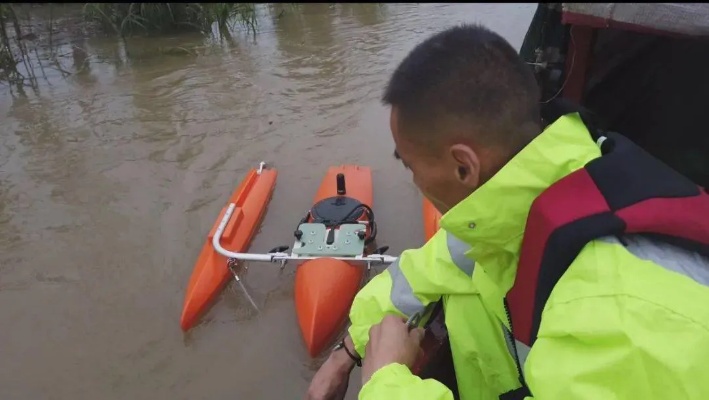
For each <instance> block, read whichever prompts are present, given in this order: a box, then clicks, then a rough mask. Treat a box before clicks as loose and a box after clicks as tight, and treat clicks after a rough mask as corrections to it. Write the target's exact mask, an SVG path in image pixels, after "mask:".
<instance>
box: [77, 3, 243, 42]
mask: <svg viewBox="0 0 709 400" xmlns="http://www.w3.org/2000/svg"><path fill="white" fill-rule="evenodd" d="M84 17H85V18H86V20H87V21H90V22H94V23H95V24H96V25H97V26H98V27H99V28H102V29H103V30H104V31H106V32H111V33H115V34H118V35H120V36H130V35H135V34H159V33H169V32H176V31H186V30H198V31H202V32H205V33H209V32H211V31H212V27H213V26H214V24H215V23H216V25H217V27H218V28H219V29H220V30H221V31H225V30H226V29H227V28H229V27H230V26H231V25H233V24H234V23H236V22H239V23H241V24H243V25H244V26H246V27H248V28H250V29H251V30H253V31H254V32H255V30H256V24H257V18H256V3H86V4H85V5H84Z"/></svg>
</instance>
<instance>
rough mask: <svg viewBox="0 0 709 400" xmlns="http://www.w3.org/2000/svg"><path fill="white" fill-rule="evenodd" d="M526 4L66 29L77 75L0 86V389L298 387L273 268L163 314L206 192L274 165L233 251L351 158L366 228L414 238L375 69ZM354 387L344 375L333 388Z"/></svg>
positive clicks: (288, 217)
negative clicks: (266, 202) (368, 186)
mask: <svg viewBox="0 0 709 400" xmlns="http://www.w3.org/2000/svg"><path fill="white" fill-rule="evenodd" d="M535 7H536V6H535V5H534V4H525V5H519V4H455V5H445V4H420V5H405V4H387V5H371V4H367V5H356V4H354V5H353V4H349V5H348V4H341V5H337V6H328V5H317V4H315V5H305V6H302V7H301V9H300V10H299V11H297V12H290V13H283V14H281V15H280V17H277V18H273V17H268V16H266V17H264V18H263V19H262V21H261V25H260V32H259V33H258V34H257V35H256V37H255V39H254V38H253V37H251V36H247V35H246V34H245V33H244V32H241V33H238V32H237V34H236V35H235V36H234V38H233V39H231V40H228V41H224V42H222V43H220V44H215V43H213V42H210V41H208V40H206V39H203V38H200V37H197V36H194V35H177V36H173V37H165V38H159V39H157V38H152V39H134V40H131V41H129V44H128V46H129V48H128V53H127V52H126V48H125V47H124V46H122V44H121V43H120V42H119V41H117V40H115V39H109V38H97V37H89V38H79V39H73V41H72V42H71V44H72V45H74V47H71V48H70V50H68V52H69V53H71V55H70V56H68V57H69V62H74V63H75V64H81V66H82V68H81V71H80V72H78V73H75V74H73V75H71V76H68V77H65V78H62V77H61V76H58V75H57V74H56V73H54V75H52V74H51V73H50V74H49V75H48V78H47V79H46V82H45V83H42V82H40V88H39V90H38V91H37V92H33V91H27V92H26V94H25V95H22V94H18V93H17V91H14V92H13V93H10V92H9V89H8V87H7V86H0V118H1V122H0V360H2V362H0V388H1V389H0V390H1V391H2V395H1V396H0V397H2V398H3V399H297V398H302V397H303V394H304V392H305V390H306V388H307V386H308V383H309V381H310V379H311V378H312V376H313V374H314V372H315V370H316V369H317V367H318V365H319V363H320V362H321V360H311V359H310V358H309V357H308V355H307V353H306V352H305V350H304V347H303V345H302V342H301V338H300V336H299V331H298V327H297V323H296V317H295V312H294V307H293V300H292V298H293V286H292V283H293V275H294V269H293V266H291V267H289V268H286V270H285V271H284V272H280V271H279V269H278V267H277V266H276V265H271V264H256V263H253V264H251V265H250V266H249V267H250V268H249V270H248V271H247V273H246V274H245V276H244V279H245V282H246V285H247V287H248V288H249V290H250V293H251V294H252V296H253V297H254V300H255V301H256V303H257V304H258V306H259V308H260V312H259V313H258V314H257V313H255V312H253V311H252V310H251V308H250V306H249V303H248V302H247V301H246V300H245V299H244V297H243V295H242V294H241V293H240V292H239V291H238V288H237V287H236V286H234V285H230V286H229V287H228V288H227V289H226V290H225V291H224V293H223V295H222V296H221V297H220V299H219V300H218V302H217V303H216V304H215V306H214V307H213V308H212V310H211V311H210V312H209V314H208V315H207V316H206V317H205V318H203V321H204V322H203V323H202V324H201V325H200V326H198V327H196V328H195V329H193V330H192V331H191V332H190V333H188V334H183V333H182V331H181V330H180V328H179V325H178V321H179V316H180V312H181V307H182V302H183V296H184V292H185V286H186V284H187V281H188V278H189V276H190V273H191V271H192V267H193V262H194V260H195V258H196V257H197V254H198V252H199V250H200V247H201V246H202V243H203V240H204V238H205V233H206V232H207V231H208V230H209V228H210V227H211V226H212V224H213V223H214V220H215V218H216V216H217V213H218V211H219V209H220V208H221V207H222V206H223V204H224V203H225V201H226V200H227V198H228V196H229V194H230V193H231V192H232V191H233V190H234V188H235V186H236V185H237V184H238V182H239V181H240V180H241V178H242V177H243V176H244V174H245V172H246V171H247V169H248V168H250V167H252V166H256V165H257V164H258V162H259V161H261V160H265V161H266V162H268V163H269V164H271V165H272V166H274V167H275V168H277V169H278V170H279V177H278V183H277V187H276V192H275V197H274V198H273V200H272V202H271V206H270V208H269V212H268V215H267V217H266V219H265V221H264V224H263V227H262V230H261V232H260V234H259V235H258V236H257V237H256V239H255V241H254V243H253V244H252V247H251V249H252V250H254V251H267V250H268V249H270V248H271V247H274V246H276V245H281V244H288V245H290V244H291V243H292V231H293V229H294V228H295V224H296V223H297V221H298V219H299V218H300V217H301V214H303V212H304V211H305V210H306V209H307V208H308V206H309V204H310V202H311V199H312V198H313V196H314V194H315V191H316V190H317V187H318V185H319V183H320V179H321V178H322V176H323V174H324V173H325V169H326V167H327V166H329V165H334V164H340V163H357V164H362V165H368V166H370V167H372V169H373V180H374V210H375V213H376V215H377V220H378V224H379V227H380V228H379V229H380V230H379V235H378V242H379V244H380V245H384V244H386V245H389V246H391V249H390V251H389V253H390V254H394V255H395V254H398V253H399V252H400V251H402V250H404V249H406V248H409V247H415V246H419V245H421V244H422V242H423V227H422V223H421V219H420V215H421V208H420V205H421V197H420V195H419V193H418V191H417V190H416V188H415V187H414V186H413V184H412V183H411V180H410V176H409V173H408V172H407V171H406V170H405V169H404V168H403V167H402V166H401V165H400V164H399V163H398V162H397V161H396V160H395V159H394V158H393V157H392V155H391V154H392V150H393V144H392V141H391V138H390V136H389V128H388V111H387V110H386V109H385V108H384V107H383V106H381V105H380V103H379V97H380V95H381V92H382V89H383V86H384V84H385V82H386V80H387V78H388V76H389V74H390V73H391V72H392V70H393V68H394V67H395V66H396V63H397V62H399V61H400V60H401V59H402V58H403V57H404V55H405V54H406V53H407V52H408V51H409V50H410V49H411V48H412V47H413V46H414V45H415V44H416V43H417V42H419V41H421V40H422V39H423V38H425V37H426V36H427V35H429V34H431V33H432V32H435V31H438V30H440V29H442V28H445V27H447V26H450V25H452V24H455V23H462V22H482V23H484V24H486V25H487V26H489V27H491V28H492V29H494V30H496V31H498V32H500V33H501V34H503V35H504V36H505V37H507V38H508V39H509V40H510V41H511V42H512V44H513V45H515V46H517V47H519V46H520V45H521V42H522V39H523V36H524V34H525V32H526V29H527V27H528V24H529V22H530V21H531V17H532V15H533V13H534V9H535ZM177 47H179V48H177ZM67 48H69V47H67ZM78 48H80V49H81V51H79V50H77V49H78ZM165 48H170V49H172V50H171V51H164V49H165ZM176 48H177V49H176ZM359 387H360V384H359V375H358V374H357V373H355V374H354V375H353V378H352V380H351V384H350V390H349V393H348V398H349V399H355V398H356V396H357V391H358V389H359Z"/></svg>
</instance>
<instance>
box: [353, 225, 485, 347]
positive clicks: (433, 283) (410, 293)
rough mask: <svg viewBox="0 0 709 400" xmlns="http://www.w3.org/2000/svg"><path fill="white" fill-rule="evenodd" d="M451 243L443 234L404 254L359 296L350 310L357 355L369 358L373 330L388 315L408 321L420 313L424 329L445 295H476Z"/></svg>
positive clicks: (440, 233) (441, 231)
mask: <svg viewBox="0 0 709 400" xmlns="http://www.w3.org/2000/svg"><path fill="white" fill-rule="evenodd" d="M450 243H453V242H452V241H451V240H449V239H448V236H447V233H446V232H445V231H444V230H442V229H441V230H439V231H438V233H436V234H435V235H434V236H433V237H432V238H431V239H430V240H429V241H428V242H426V244H425V245H424V246H423V247H420V248H418V249H411V250H406V251H404V252H402V253H401V255H400V256H399V258H398V259H397V261H396V262H394V263H393V264H391V265H390V266H389V267H388V268H387V269H385V270H384V271H383V272H382V273H380V274H379V275H377V276H375V277H374V278H373V279H372V280H371V281H370V282H369V283H367V284H366V285H365V286H364V287H363V288H362V290H360V291H359V293H357V295H356V296H355V298H354V301H353V303H352V307H351V308H350V323H351V325H350V327H349V334H350V337H351V338H352V342H353V343H354V346H355V350H356V351H357V354H359V355H360V356H361V357H363V358H364V357H365V354H364V353H365V347H366V346H367V342H368V341H369V329H370V328H371V327H372V325H375V324H378V323H379V322H380V321H381V320H382V318H383V317H384V316H385V315H387V314H395V315H400V316H402V317H405V318H408V317H410V316H411V315H413V314H414V313H420V314H421V315H422V316H423V318H421V321H420V323H419V325H423V324H424V323H425V322H426V321H427V319H428V316H429V315H430V312H431V311H432V309H433V307H431V306H432V305H433V303H435V302H437V301H438V300H440V299H441V294H442V293H451V292H452V291H453V292H455V291H460V292H466V293H470V292H472V291H473V289H472V281H471V280H470V279H459V278H461V277H465V275H460V274H465V272H461V267H460V266H458V265H457V264H456V259H460V257H459V256H458V255H457V254H456V253H458V252H462V250H461V251H458V250H457V248H456V247H453V246H450ZM451 247H452V248H451ZM452 253H453V254H454V255H453V256H451V254H452ZM462 263H463V262H461V261H458V264H462ZM470 263H472V260H471V261H470ZM470 269H472V267H471V268H470Z"/></svg>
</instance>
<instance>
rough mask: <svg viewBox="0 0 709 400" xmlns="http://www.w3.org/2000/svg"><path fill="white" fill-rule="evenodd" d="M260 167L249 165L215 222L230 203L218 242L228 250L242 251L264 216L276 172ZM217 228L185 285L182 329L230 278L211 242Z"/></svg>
mask: <svg viewBox="0 0 709 400" xmlns="http://www.w3.org/2000/svg"><path fill="white" fill-rule="evenodd" d="M263 167H264V163H261V164H260V165H259V168H258V169H256V168H252V169H251V170H250V171H249V172H248V173H247V174H246V177H245V178H244V180H243V181H242V182H241V184H240V185H239V187H238V188H236V190H235V191H234V193H233V194H232V195H231V198H230V199H229V203H227V207H224V208H223V209H222V211H221V214H220V216H219V219H218V220H217V222H219V221H221V220H222V219H223V217H224V215H225V213H226V212H227V209H228V208H229V207H228V206H229V204H233V205H234V207H233V209H232V211H231V218H230V219H229V223H228V224H227V225H226V226H225V227H224V230H223V233H222V234H221V242H222V243H223V244H224V245H225V246H227V247H228V248H229V249H233V250H236V251H245V250H246V249H247V248H248V247H249V245H250V244H251V240H252V239H253V237H254V233H256V231H257V230H258V228H259V225H260V224H261V220H262V219H263V216H264V215H265V212H266V207H267V206H268V203H269V202H270V200H271V195H272V193H273V189H274V187H275V186H276V176H277V172H276V170H275V169H264V168H263ZM217 228H218V224H215V225H214V226H213V227H212V229H211V230H210V232H209V234H208V235H207V242H206V243H205V244H204V246H202V251H201V253H200V254H199V258H198V259H197V262H196V263H195V266H194V270H193V271H192V276H191V277H190V280H189V284H188V286H187V294H186V296H185V302H184V306H183V308H182V317H181V318H180V326H181V327H182V330H184V331H186V330H189V329H190V328H192V327H193V326H194V325H196V324H197V321H198V320H199V318H200V317H201V316H202V315H203V314H204V312H206V311H207V308H208V307H210V306H211V303H212V302H213V301H214V299H215V298H216V297H217V295H218V294H219V292H220V291H221V290H222V289H223V287H224V285H225V284H226V283H227V281H228V280H229V279H230V278H231V277H232V272H231V271H230V269H229V267H228V265H227V261H228V260H227V258H226V257H225V256H223V255H221V254H219V253H218V252H217V251H216V249H215V248H214V247H213V245H212V239H213V238H214V235H215V232H216V231H217Z"/></svg>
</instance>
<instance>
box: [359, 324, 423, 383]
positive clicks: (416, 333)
mask: <svg viewBox="0 0 709 400" xmlns="http://www.w3.org/2000/svg"><path fill="white" fill-rule="evenodd" d="M423 335H424V330H423V328H415V329H412V330H411V331H409V327H408V326H406V320H404V319H402V318H400V317H397V316H394V315H387V316H386V317H384V319H382V322H380V323H379V324H377V325H373V326H372V328H371V329H370V330H369V343H367V348H366V351H365V354H366V355H367V356H366V357H365V358H364V362H363V364H362V386H364V384H366V383H367V381H369V379H370V378H371V377H372V375H373V374H374V373H375V372H377V370H379V369H380V368H382V367H384V366H386V365H388V364H392V363H399V364H403V365H406V366H407V367H409V368H411V366H412V365H413V364H414V362H415V361H416V358H417V357H418V356H419V354H420V353H421V347H420V344H421V340H422V339H423Z"/></svg>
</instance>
